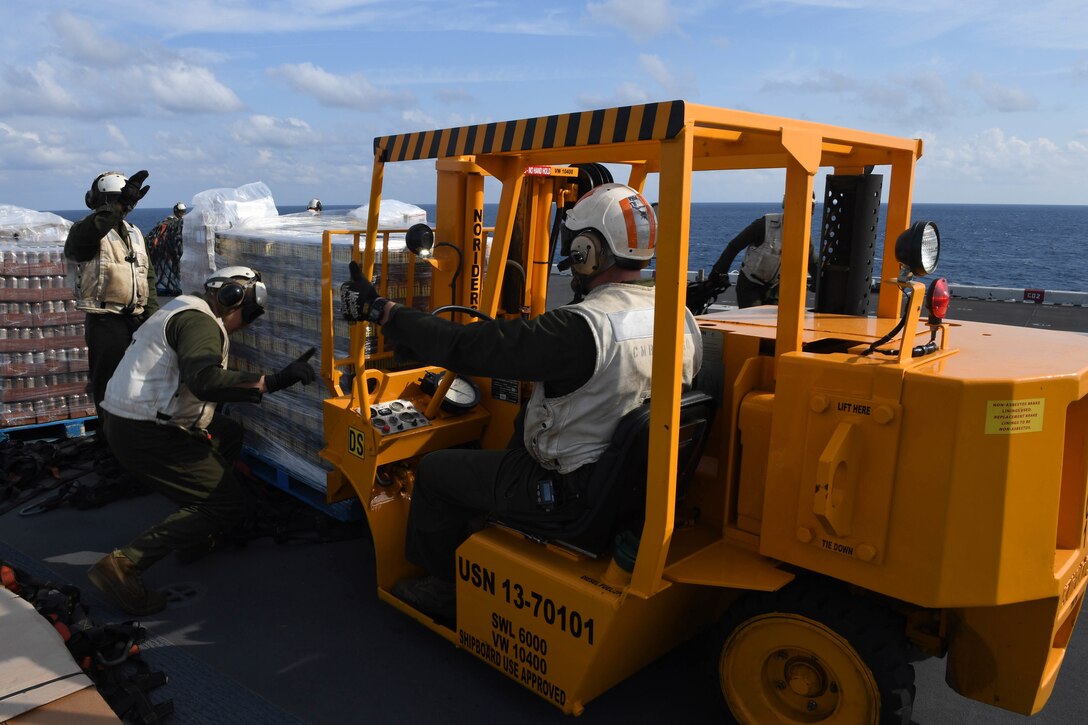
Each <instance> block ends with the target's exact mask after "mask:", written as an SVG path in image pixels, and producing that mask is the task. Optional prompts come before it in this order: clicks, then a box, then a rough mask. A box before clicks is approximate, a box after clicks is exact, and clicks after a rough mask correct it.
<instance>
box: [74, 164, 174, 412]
mask: <svg viewBox="0 0 1088 725" xmlns="http://www.w3.org/2000/svg"><path fill="white" fill-rule="evenodd" d="M147 176H148V174H147V171H138V172H136V173H135V174H133V175H132V177H131V178H126V177H125V175H124V174H122V173H120V172H118V171H107V172H106V173H104V174H99V175H98V176H97V177H95V180H94V182H92V183H91V188H90V190H89V191H88V192H87V194H86V195H85V197H84V201H85V202H86V204H87V208H88V209H91V210H92V211H91V213H90V214H88V215H87V216H85V217H83V218H82V219H80V220H79V221H78V222H76V223H75V224H73V225H72V228H71V229H70V230H69V231H68V238H67V240H66V241H65V243H64V256H65V257H67V258H68V260H69V265H68V269H69V278H70V279H72V280H73V284H72V286H73V288H74V292H75V298H76V308H77V309H80V310H83V311H84V312H86V313H87V319H86V322H85V323H84V324H85V325H86V327H85V338H86V340H87V355H88V363H89V368H90V378H91V395H92V397H93V398H94V404H95V405H96V406H97V405H99V404H100V403H101V402H102V398H103V397H104V396H105V394H106V383H108V382H109V379H110V376H111V375H113V371H114V369H115V368H116V367H117V363H119V362H120V361H121V358H122V356H124V354H125V350H126V349H127V348H128V346H129V343H130V342H132V335H133V333H134V332H135V331H136V328H138V327H139V326H140V323H141V322H143V321H144V320H145V319H147V317H148V316H150V315H151V314H153V313H154V312H155V311H156V310H157V309H158V308H159V300H158V296H157V295H156V291H155V287H156V285H155V268H154V267H153V266H152V265H151V264H150V261H149V258H148V256H147V249H146V247H145V246H144V237H143V234H141V233H140V230H139V229H137V228H136V226H135V225H133V224H131V223H129V222H128V221H127V220H126V219H125V217H126V216H127V215H128V213H129V212H131V211H132V210H133V209H134V208H135V207H136V204H137V203H139V201H140V200H141V199H143V198H144V195H146V194H147V192H148V190H150V188H151V187H150V186H142V187H141V185H142V184H143V183H144V181H145V180H146V179H147Z"/></svg>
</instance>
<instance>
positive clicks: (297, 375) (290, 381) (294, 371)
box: [264, 347, 317, 393]
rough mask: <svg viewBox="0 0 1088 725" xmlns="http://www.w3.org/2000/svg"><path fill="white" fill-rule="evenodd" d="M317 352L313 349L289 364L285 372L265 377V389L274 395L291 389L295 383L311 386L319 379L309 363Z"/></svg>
mask: <svg viewBox="0 0 1088 725" xmlns="http://www.w3.org/2000/svg"><path fill="white" fill-rule="evenodd" d="M315 352H317V349H316V348H313V347H311V348H310V349H309V350H307V351H306V352H304V353H302V355H300V356H299V358H298V360H294V361H293V362H290V363H288V364H287V367H285V368H284V369H283V370H280V371H279V372H278V373H274V374H273V375H265V376H264V387H265V388H266V389H267V390H268V392H270V393H274V392H276V391H277V390H283V389H284V388H289V387H291V386H292V385H294V384H295V383H302V384H303V385H309V384H310V383H312V382H313V381H314V378H316V377H317V373H315V372H314V369H313V368H312V367H310V363H309V362H307V361H308V360H309V359H310V358H311V357H313V355H314V353H315Z"/></svg>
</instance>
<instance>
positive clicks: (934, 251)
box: [895, 222, 941, 277]
mask: <svg viewBox="0 0 1088 725" xmlns="http://www.w3.org/2000/svg"><path fill="white" fill-rule="evenodd" d="M940 256H941V235H940V233H939V232H938V231H937V225H936V224H934V223H933V222H915V223H914V224H913V225H911V228H910V229H908V230H906V231H905V232H903V233H902V234H900V235H899V238H898V239H896V240H895V258H896V260H898V261H899V263H900V264H902V265H903V266H904V267H907V268H909V269H910V272H911V274H913V275H915V276H916V277H923V276H925V275H927V274H932V273H933V271H934V270H936V269H937V259H938V258H939V257H940Z"/></svg>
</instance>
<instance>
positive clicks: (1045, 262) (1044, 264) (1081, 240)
mask: <svg viewBox="0 0 1088 725" xmlns="http://www.w3.org/2000/svg"><path fill="white" fill-rule="evenodd" d="M420 206H421V207H422V208H423V209H426V210H427V214H428V218H430V219H432V220H433V219H434V214H435V206H434V204H420ZM352 208H354V206H333V205H327V206H326V207H325V209H326V210H327V211H337V210H338V211H346V210H348V209H352ZM304 210H305V207H302V206H284V207H279V211H280V213H281V214H291V213H294V212H300V211H304ZM497 210H498V205H497V204H486V205H485V207H484V217H485V223H486V224H488V225H490V224H494V220H495V217H496V215H497ZM779 210H780V204H779V203H778V202H768V203H762V204H756V203H695V204H692V206H691V231H690V239H689V246H690V256H689V260H688V266H689V268H690V269H693V270H694V269H699V268H703V269H706V270H709V269H710V267H711V266H713V264H714V262H715V261H716V260H717V259H718V256H719V255H720V254H721V252H722V250H723V249H724V248H725V245H726V244H728V242H729V240H730V239H731V238H732V237H733V235H734V234H736V233H737V232H739V231H740V230H741V229H743V228H744V227H745V226H746V225H747V224H748V223H749V222H751V221H752V220H753V219H755V218H756V217H759V216H761V215H763V214H767V213H769V212H774V211H779ZM821 211H822V209H821V207H820V206H817V209H816V213H815V214H814V221H813V232H812V235H813V236H812V238H813V240H814V241H815V240H817V239H818V238H819V228H818V226H819V220H820V214H821ZM54 213H56V214H59V215H60V216H62V217H64V218H66V219H71V220H73V221H74V220H76V219H80V218H82V217H83V216H84V215H85V214H86V213H87V212H86V210H67V211H57V212H54ZM169 214H170V209H154V208H150V209H143V208H140V207H137V208H136V209H134V210H133V211H132V213H131V214H130V215H129V220H130V221H131V222H132V223H133V224H135V225H136V226H138V227H139V228H140V229H141V230H143V231H144V232H147V231H149V230H150V229H151V228H152V227H153V226H154V225H155V224H156V223H158V222H159V220H161V219H163V218H164V217H166V216H168V215H169ZM913 218H914V219H915V220H916V221H919V220H930V221H934V222H936V224H937V227H938V229H939V230H940V233H941V258H940V263H939V265H938V268H937V275H939V276H943V277H946V278H948V280H949V281H950V282H953V283H957V284H961V285H983V286H988V287H1013V288H1025V287H1034V288H1040V289H1046V290H1074V291H1082V292H1083V291H1088V206H1030V205H997V204H915V205H914V212H913ZM733 268H734V269H736V268H737V264H734V266H733ZM879 269H880V262H879V259H878V261H877V262H876V263H875V265H874V270H875V271H878V270H879Z"/></svg>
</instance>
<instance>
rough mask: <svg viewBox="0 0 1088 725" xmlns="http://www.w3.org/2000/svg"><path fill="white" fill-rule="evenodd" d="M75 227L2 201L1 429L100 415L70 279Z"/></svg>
mask: <svg viewBox="0 0 1088 725" xmlns="http://www.w3.org/2000/svg"><path fill="white" fill-rule="evenodd" d="M71 226H72V224H71V222H69V221H67V220H66V219H63V218H61V217H59V216H57V215H56V214H50V213H48V212H38V211H33V210H30V209H23V208H21V207H16V206H11V205H7V204H0V428H11V427H16V426H21V425H33V424H36V423H51V422H54V421H58V420H66V419H69V418H83V417H87V416H92V415H94V414H95V410H94V404H93V403H92V402H91V399H90V397H89V395H88V394H87V344H86V342H85V340H84V336H83V320H84V313H83V312H80V311H78V310H76V303H75V299H74V298H73V295H72V290H71V289H70V288H69V287H67V286H66V281H65V272H66V266H67V264H66V261H65V259H64V240H65V239H66V238H67V236H68V229H69V228H71Z"/></svg>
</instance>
